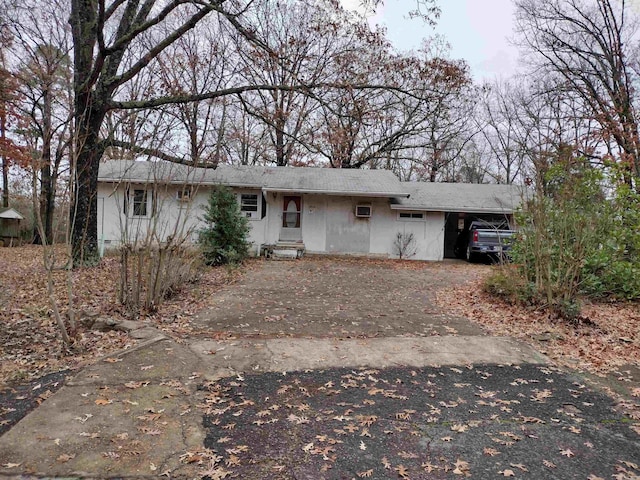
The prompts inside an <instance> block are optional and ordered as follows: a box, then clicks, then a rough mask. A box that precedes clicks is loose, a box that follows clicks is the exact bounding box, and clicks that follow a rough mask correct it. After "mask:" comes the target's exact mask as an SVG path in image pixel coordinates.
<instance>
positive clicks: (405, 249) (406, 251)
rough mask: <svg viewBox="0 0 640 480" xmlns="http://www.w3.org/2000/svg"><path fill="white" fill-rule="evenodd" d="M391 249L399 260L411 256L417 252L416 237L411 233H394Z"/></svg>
mask: <svg viewBox="0 0 640 480" xmlns="http://www.w3.org/2000/svg"><path fill="white" fill-rule="evenodd" d="M393 250H394V252H395V253H396V255H398V258H400V260H402V259H406V258H411V257H413V256H414V255H415V254H416V252H417V247H416V238H415V236H414V235H413V233H403V232H398V233H396V239H395V240H394V241H393Z"/></svg>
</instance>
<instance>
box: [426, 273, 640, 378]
mask: <svg viewBox="0 0 640 480" xmlns="http://www.w3.org/2000/svg"><path fill="white" fill-rule="evenodd" d="M480 268H481V269H483V270H482V271H483V272H484V274H485V275H487V274H489V273H490V272H491V269H490V267H486V266H484V267H482V266H481V267H480ZM483 281H484V275H479V276H476V277H475V278H473V277H470V279H469V281H468V282H466V283H464V284H461V285H452V286H451V287H450V288H444V289H440V290H439V291H438V292H437V294H436V303H437V304H438V305H440V306H441V307H444V306H446V307H447V308H448V309H449V310H450V311H451V312H453V313H455V314H458V315H462V316H465V317H467V318H469V319H471V320H473V321H474V322H477V323H480V324H481V325H482V326H484V327H485V328H486V330H487V331H488V333H490V334H492V335H507V336H512V337H515V338H519V339H521V340H523V341H525V342H528V343H532V344H534V346H535V347H536V348H537V349H538V350H539V351H541V352H542V353H545V354H546V355H547V356H549V357H550V358H551V359H553V360H554V361H556V362H558V363H559V364H562V365H565V366H568V367H571V368H576V367H577V368H579V369H583V370H588V371H590V372H592V373H595V374H608V373H610V372H616V371H617V372H618V374H619V375H621V376H624V374H625V373H629V372H625V371H624V369H625V368H626V367H628V366H631V367H633V366H634V364H635V366H640V364H639V363H638V362H640V335H638V332H639V331H640V304H638V303H586V304H584V305H583V308H582V315H581V317H582V319H581V321H580V322H578V323H577V324H571V323H569V322H567V321H564V320H560V319H558V318H556V317H555V316H553V315H551V314H549V313H547V312H544V311H540V310H536V309H533V308H527V307H523V306H517V305H510V304H508V303H506V302H504V301H501V300H500V299H499V298H496V297H494V296H491V295H489V294H487V293H485V292H484V291H483V286H482V285H483ZM639 380H640V379H639Z"/></svg>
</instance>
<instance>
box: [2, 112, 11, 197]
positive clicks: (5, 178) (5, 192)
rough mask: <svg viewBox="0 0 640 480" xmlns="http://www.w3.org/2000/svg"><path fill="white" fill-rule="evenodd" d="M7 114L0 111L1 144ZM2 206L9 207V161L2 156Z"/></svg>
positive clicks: (3, 137) (3, 139)
mask: <svg viewBox="0 0 640 480" xmlns="http://www.w3.org/2000/svg"><path fill="white" fill-rule="evenodd" d="M6 126H7V114H6V113H5V112H4V111H2V113H0V138H1V139H2V143H3V144H4V143H5V140H6V138H7V137H6V135H7V134H6ZM2 206H3V207H5V208H6V207H8V206H9V159H8V158H7V156H6V155H2Z"/></svg>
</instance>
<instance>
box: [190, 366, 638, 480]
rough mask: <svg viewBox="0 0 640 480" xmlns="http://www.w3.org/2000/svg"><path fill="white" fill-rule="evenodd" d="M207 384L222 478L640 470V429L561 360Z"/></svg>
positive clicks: (211, 471)
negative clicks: (556, 364)
mask: <svg viewBox="0 0 640 480" xmlns="http://www.w3.org/2000/svg"><path fill="white" fill-rule="evenodd" d="M203 388H204V389H205V390H206V392H207V395H206V397H205V399H204V401H203V403H202V404H201V405H200V407H199V408H200V409H201V410H202V411H203V412H204V414H205V427H206V428H207V431H208V434H207V438H206V440H205V446H206V447H207V448H208V449H209V451H208V455H207V461H208V470H207V473H208V475H209V477H210V478H215V479H217V478H246V479H261V478H279V479H294V478H318V479H321V478H327V479H342V478H345V479H351V478H402V479H424V478H464V477H471V478H500V477H515V478H563V479H574V478H575V479H587V478H588V479H592V480H596V479H599V478H618V479H637V478H640V477H639V476H638V475H640V466H639V465H640V435H639V434H638V433H639V432H638V427H637V426H634V425H633V424H632V422H630V421H629V420H628V419H626V418H625V417H622V416H620V415H618V414H615V413H613V410H612V408H611V407H612V401H611V399H609V398H608V397H605V396H603V395H601V394H598V393H594V392H593V391H592V390H590V389H588V388H586V386H585V385H584V384H582V383H580V381H579V380H577V379H571V378H570V377H567V376H566V375H564V374H562V373H560V372H558V371H557V370H555V369H553V368H549V367H539V366H532V365H523V366H497V365H483V366H472V365H467V366H463V367H460V368H452V367H433V368H426V369H408V368H396V369H385V370H382V371H379V370H373V369H357V370H353V369H335V370H327V371H312V372H306V373H289V374H278V373H274V374H262V375H250V376H246V377H242V376H239V377H237V378H231V379H225V380H221V381H220V382H214V383H209V384H206V385H204V386H203ZM634 429H635V430H634ZM199 458H202V452H200V457H199Z"/></svg>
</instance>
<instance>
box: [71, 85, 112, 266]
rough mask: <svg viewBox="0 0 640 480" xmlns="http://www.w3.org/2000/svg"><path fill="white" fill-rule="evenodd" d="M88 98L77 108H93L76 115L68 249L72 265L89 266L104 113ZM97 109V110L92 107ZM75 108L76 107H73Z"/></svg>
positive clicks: (94, 250) (94, 257)
mask: <svg viewBox="0 0 640 480" xmlns="http://www.w3.org/2000/svg"><path fill="white" fill-rule="evenodd" d="M90 96H91V94H87V95H80V97H85V98H83V99H82V100H84V101H83V102H79V103H78V104H77V105H91V104H93V105H94V110H92V111H89V112H87V113H84V112H77V115H76V119H77V123H76V125H77V126H76V131H77V133H76V140H75V142H76V147H75V151H76V152H78V153H77V159H76V165H75V170H74V171H75V182H74V192H73V202H72V208H71V211H70V219H69V221H70V223H71V245H72V247H73V259H74V262H75V263H76V264H80V265H92V264H95V263H97V262H98V260H99V253H98V198H97V193H98V170H99V167H100V158H101V157H102V153H103V150H104V147H103V146H102V144H101V142H100V138H99V136H98V135H99V132H100V127H101V125H102V122H103V120H104V116H105V111H104V109H102V108H100V107H99V105H100V103H99V102H97V101H96V100H95V99H93V100H88V99H87V98H86V97H90ZM96 105H97V106H96ZM77 108H79V107H77Z"/></svg>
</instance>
